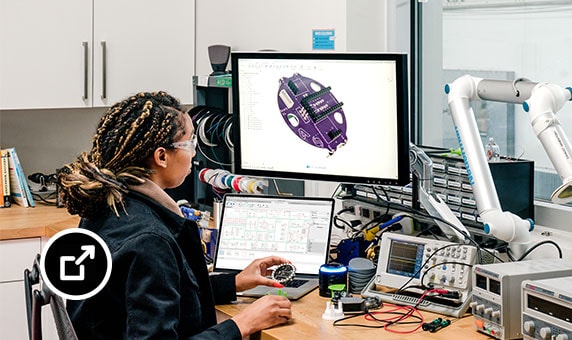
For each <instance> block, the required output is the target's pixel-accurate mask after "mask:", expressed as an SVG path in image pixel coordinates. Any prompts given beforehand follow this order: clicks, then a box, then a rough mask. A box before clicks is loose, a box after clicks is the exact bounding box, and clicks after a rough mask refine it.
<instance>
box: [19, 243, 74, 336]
mask: <svg viewBox="0 0 572 340" xmlns="http://www.w3.org/2000/svg"><path fill="white" fill-rule="evenodd" d="M41 276H42V275H41V270H40V255H39V254H38V255H36V258H35V259H34V263H33V264H32V268H31V270H30V269H27V268H26V269H25V270H24V292H25V296H26V314H27V315H26V316H27V318H28V336H29V338H30V340H41V339H42V307H43V306H45V305H47V304H50V306H51V308H52V314H53V316H54V321H55V325H56V330H57V333H58V337H59V338H60V339H63V340H77V335H76V334H75V331H74V329H73V325H72V323H71V320H70V318H69V315H68V313H67V310H66V306H65V303H64V300H63V299H62V297H61V296H59V295H57V294H53V293H52V292H51V290H50V289H49V288H48V286H47V285H45V284H44V283H43V282H42V281H41Z"/></svg>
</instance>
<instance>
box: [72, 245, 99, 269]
mask: <svg viewBox="0 0 572 340" xmlns="http://www.w3.org/2000/svg"><path fill="white" fill-rule="evenodd" d="M81 250H83V251H84V252H83V254H81V256H80V257H78V259H77V260H75V264H76V266H79V265H80V263H82V262H83V260H85V259H86V258H87V257H88V256H89V258H90V259H91V260H93V259H94V258H95V246H94V245H87V246H81Z"/></svg>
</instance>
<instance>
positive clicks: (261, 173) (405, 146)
mask: <svg viewBox="0 0 572 340" xmlns="http://www.w3.org/2000/svg"><path fill="white" fill-rule="evenodd" d="M241 59H323V60H384V61H395V63H396V64H395V65H396V68H395V71H396V75H395V76H396V86H397V91H396V95H397V98H396V100H397V101H396V104H397V112H398V113H400V112H401V113H403V114H398V115H397V126H396V128H397V129H398V131H397V138H398V140H397V161H398V166H397V177H396V178H387V177H382V176H379V177H364V176H359V175H358V174H355V175H332V174H319V173H315V174H313V173H302V172H291V171H273V170H266V169H265V170H262V169H261V170H258V169H246V168H243V166H242V157H241V149H242V145H241V138H240V133H241V132H240V119H239V118H240V96H239V91H240V83H239V77H238V73H239V71H240V70H239V60H241ZM231 75H232V102H233V129H232V130H233V139H234V152H233V161H234V162H233V163H234V164H233V165H234V172H235V173H236V174H239V175H246V176H256V177H266V178H282V179H296V180H316V181H328V182H340V183H344V184H367V185H400V186H402V185H406V184H408V183H410V181H411V180H410V165H409V142H410V141H409V99H408V98H409V97H408V93H409V85H408V84H409V73H408V58H407V54H406V53H351V52H340V53H337V52H336V53H321V52H231ZM364 76H367V75H364ZM380 128H381V127H380ZM380 132H381V131H380ZM372 156H373V155H372V152H371V150H368V151H367V155H366V154H365V153H364V157H372ZM380 157H383V155H380Z"/></svg>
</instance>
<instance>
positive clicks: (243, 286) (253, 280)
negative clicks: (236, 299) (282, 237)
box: [236, 256, 290, 292]
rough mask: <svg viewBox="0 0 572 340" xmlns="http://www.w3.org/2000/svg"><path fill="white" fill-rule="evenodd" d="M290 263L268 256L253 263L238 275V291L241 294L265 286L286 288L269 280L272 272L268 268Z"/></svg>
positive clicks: (280, 258)
mask: <svg viewBox="0 0 572 340" xmlns="http://www.w3.org/2000/svg"><path fill="white" fill-rule="evenodd" d="M282 263H290V261H288V260H286V259H284V258H282V257H279V256H268V257H263V258H261V259H256V260H254V261H252V263H250V264H249V265H248V266H247V267H246V268H244V270H243V271H241V272H240V273H238V275H236V291H237V292H241V291H244V290H247V289H250V288H254V287H256V286H260V285H264V286H270V287H276V288H282V287H284V286H283V285H282V284H280V283H278V282H277V281H275V280H273V279H270V278H268V276H269V275H270V274H271V273H272V270H269V269H268V268H270V267H272V266H276V265H279V264H282Z"/></svg>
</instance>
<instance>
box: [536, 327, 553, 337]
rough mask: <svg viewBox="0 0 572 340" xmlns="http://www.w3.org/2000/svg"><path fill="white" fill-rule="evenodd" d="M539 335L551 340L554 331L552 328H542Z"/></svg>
mask: <svg viewBox="0 0 572 340" xmlns="http://www.w3.org/2000/svg"><path fill="white" fill-rule="evenodd" d="M539 335H540V337H541V338H542V339H544V340H550V339H551V338H552V330H550V327H542V328H541V329H540V331H539Z"/></svg>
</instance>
